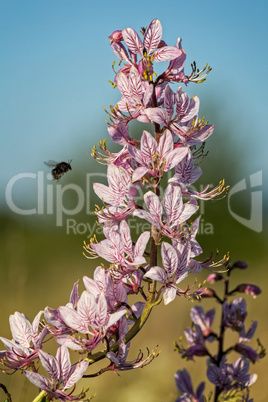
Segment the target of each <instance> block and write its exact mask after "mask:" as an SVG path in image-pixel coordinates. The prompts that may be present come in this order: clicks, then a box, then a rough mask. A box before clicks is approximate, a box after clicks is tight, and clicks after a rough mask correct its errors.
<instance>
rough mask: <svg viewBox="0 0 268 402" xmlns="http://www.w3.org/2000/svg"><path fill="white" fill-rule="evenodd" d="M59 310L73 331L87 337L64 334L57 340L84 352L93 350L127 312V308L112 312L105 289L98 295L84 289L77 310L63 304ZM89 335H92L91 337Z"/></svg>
mask: <svg viewBox="0 0 268 402" xmlns="http://www.w3.org/2000/svg"><path fill="white" fill-rule="evenodd" d="M58 310H59V313H60V315H61V317H62V320H63V321H64V323H65V325H67V326H68V327H69V328H70V329H72V330H73V331H77V332H79V333H82V334H84V335H85V337H81V336H79V337H78V338H76V337H75V336H70V335H62V336H59V337H57V342H58V343H60V344H61V345H65V346H67V347H69V348H72V349H74V350H81V351H83V352H88V351H91V350H93V349H94V348H95V347H96V346H97V344H98V343H99V342H100V341H101V340H102V339H103V337H104V336H105V335H106V332H107V331H108V329H109V328H110V327H111V326H112V325H114V324H115V323H116V322H117V321H118V320H119V319H120V318H121V317H122V316H123V315H124V314H125V313H126V309H122V310H119V311H117V312H116V313H113V314H110V313H109V312H108V307H107V301H106V298H105V295H104V292H103V291H102V292H101V293H100V294H99V296H98V297H95V296H94V295H93V294H92V293H89V292H88V291H84V292H83V293H82V295H81V297H80V299H79V301H78V303H77V309H76V310H75V309H73V308H72V307H68V306H61V307H59V309H58ZM89 335H91V336H92V338H91V339H90V338H89Z"/></svg>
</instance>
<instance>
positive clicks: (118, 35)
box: [108, 30, 123, 42]
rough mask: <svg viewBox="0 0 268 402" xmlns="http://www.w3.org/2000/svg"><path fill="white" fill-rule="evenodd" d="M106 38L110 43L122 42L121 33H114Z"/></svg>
mask: <svg viewBox="0 0 268 402" xmlns="http://www.w3.org/2000/svg"><path fill="white" fill-rule="evenodd" d="M108 38H109V39H110V40H111V42H121V41H122V40H123V35H122V31H119V30H118V31H114V32H113V33H112V34H111V35H110V36H108Z"/></svg>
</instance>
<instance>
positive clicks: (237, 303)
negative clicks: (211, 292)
mask: <svg viewBox="0 0 268 402" xmlns="http://www.w3.org/2000/svg"><path fill="white" fill-rule="evenodd" d="M222 308H223V324H224V325H225V326H226V327H228V328H232V329H233V330H234V331H238V332H240V331H242V329H243V328H244V324H243V322H244V320H245V318H246V316H247V305H246V301H245V300H244V299H243V298H242V297H240V298H238V299H235V300H233V301H232V303H230V304H228V303H226V302H224V303H223V306H222Z"/></svg>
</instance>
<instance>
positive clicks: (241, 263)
mask: <svg viewBox="0 0 268 402" xmlns="http://www.w3.org/2000/svg"><path fill="white" fill-rule="evenodd" d="M247 267H248V264H247V263H246V262H245V261H235V262H234V263H233V265H232V269H233V268H239V269H246V268H247Z"/></svg>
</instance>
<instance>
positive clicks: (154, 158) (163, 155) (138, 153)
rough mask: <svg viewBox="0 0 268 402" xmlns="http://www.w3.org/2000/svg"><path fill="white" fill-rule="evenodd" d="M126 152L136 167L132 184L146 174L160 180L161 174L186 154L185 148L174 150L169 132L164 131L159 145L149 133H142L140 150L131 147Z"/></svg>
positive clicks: (186, 149)
mask: <svg viewBox="0 0 268 402" xmlns="http://www.w3.org/2000/svg"><path fill="white" fill-rule="evenodd" d="M128 150H129V153H130V154H131V155H132V157H133V158H134V160H135V161H136V162H137V165H138V167H137V169H135V171H134V172H133V176H132V182H135V181H137V180H139V179H141V178H142V177H143V176H144V175H146V174H149V175H150V176H152V177H158V178H161V177H162V175H163V172H167V171H169V170H171V169H172V168H173V167H174V166H176V165H177V164H178V163H179V162H180V161H181V160H182V159H183V158H184V156H185V155H186V154H187V153H188V148H187V147H181V148H174V142H173V138H172V135H171V133H170V132H169V131H165V132H164V134H163V135H162V136H161V137H160V141H159V144H157V142H156V140H155V139H154V138H153V136H152V135H151V134H150V133H148V132H147V131H144V132H143V134H142V137H141V144H140V150H139V149H137V147H134V146H132V145H130V146H129V147H128Z"/></svg>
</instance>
